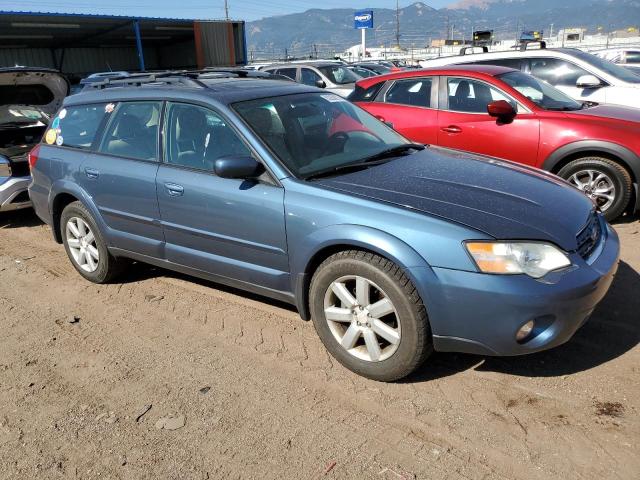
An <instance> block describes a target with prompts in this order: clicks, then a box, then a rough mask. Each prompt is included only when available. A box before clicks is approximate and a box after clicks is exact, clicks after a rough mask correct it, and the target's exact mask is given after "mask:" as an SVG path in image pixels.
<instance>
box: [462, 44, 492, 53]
mask: <svg viewBox="0 0 640 480" xmlns="http://www.w3.org/2000/svg"><path fill="white" fill-rule="evenodd" d="M474 48H481V49H482V53H488V52H489V47H487V46H486V45H472V46H470V47H462V48H461V49H460V55H467V50H471V53H475V52H474V51H473V49H474Z"/></svg>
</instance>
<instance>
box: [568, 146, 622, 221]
mask: <svg viewBox="0 0 640 480" xmlns="http://www.w3.org/2000/svg"><path fill="white" fill-rule="evenodd" d="M558 176H560V177H562V178H564V179H565V180H567V181H568V182H569V183H571V184H572V185H574V186H576V187H578V188H579V189H580V190H582V191H583V192H585V194H586V195H587V196H589V197H590V198H591V199H593V200H594V201H595V202H596V204H598V207H600V209H601V210H602V213H603V214H604V216H605V218H606V219H607V220H608V221H611V220H614V219H616V218H617V217H619V216H620V215H622V213H623V212H624V211H625V210H626V208H627V206H628V205H629V200H630V199H631V192H632V182H631V175H630V174H629V172H628V171H627V170H626V169H625V168H624V167H623V166H622V165H620V164H619V163H617V162H615V161H613V160H610V159H608V158H604V157H584V158H579V159H577V160H573V161H572V162H569V163H568V164H567V165H565V166H564V167H563V168H562V169H561V170H560V171H559V172H558Z"/></svg>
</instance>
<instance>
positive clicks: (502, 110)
mask: <svg viewBox="0 0 640 480" xmlns="http://www.w3.org/2000/svg"><path fill="white" fill-rule="evenodd" d="M487 112H488V113H489V115H491V116H492V117H496V118H497V119H498V120H502V121H507V122H510V121H511V120H513V119H514V118H515V116H516V110H515V109H514V108H513V105H511V104H510V103H509V102H507V101H506V100H496V101H495V102H491V103H490V104H489V105H487Z"/></svg>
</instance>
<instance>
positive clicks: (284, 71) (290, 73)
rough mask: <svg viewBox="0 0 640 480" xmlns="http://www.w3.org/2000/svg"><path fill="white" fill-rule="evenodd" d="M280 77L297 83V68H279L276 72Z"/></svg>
mask: <svg viewBox="0 0 640 480" xmlns="http://www.w3.org/2000/svg"><path fill="white" fill-rule="evenodd" d="M276 73H277V74H278V75H284V76H285V77H289V78H290V79H291V80H293V81H294V82H295V81H296V69H295V68H279V69H278V70H276Z"/></svg>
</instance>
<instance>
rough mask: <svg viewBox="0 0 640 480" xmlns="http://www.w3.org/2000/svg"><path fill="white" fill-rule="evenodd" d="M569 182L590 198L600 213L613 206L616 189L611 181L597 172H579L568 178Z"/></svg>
mask: <svg viewBox="0 0 640 480" xmlns="http://www.w3.org/2000/svg"><path fill="white" fill-rule="evenodd" d="M569 181H570V182H571V183H572V184H574V185H575V186H576V187H578V188H579V189H580V190H582V191H583V192H584V193H585V194H586V195H587V196H588V197H590V198H591V199H592V200H593V201H594V202H595V203H596V205H598V207H599V208H600V210H601V211H602V212H605V211H606V210H607V209H609V208H610V207H611V205H613V202H614V200H615V198H616V187H615V184H614V183H613V179H612V178H611V177H609V175H607V174H606V173H604V172H601V171H599V170H591V169H588V170H580V171H578V172H576V173H574V174H573V175H571V176H570V177H569Z"/></svg>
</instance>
